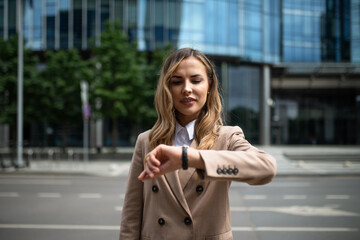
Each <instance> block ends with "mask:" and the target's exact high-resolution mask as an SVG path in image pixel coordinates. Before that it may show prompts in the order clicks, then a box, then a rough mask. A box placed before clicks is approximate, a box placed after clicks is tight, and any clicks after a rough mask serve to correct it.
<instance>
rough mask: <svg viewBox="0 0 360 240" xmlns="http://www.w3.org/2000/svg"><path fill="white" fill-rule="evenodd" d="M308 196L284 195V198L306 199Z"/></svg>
mask: <svg viewBox="0 0 360 240" xmlns="http://www.w3.org/2000/svg"><path fill="white" fill-rule="evenodd" d="M306 198H307V196H306V195H284V196H283V199H284V200H304V199H306Z"/></svg>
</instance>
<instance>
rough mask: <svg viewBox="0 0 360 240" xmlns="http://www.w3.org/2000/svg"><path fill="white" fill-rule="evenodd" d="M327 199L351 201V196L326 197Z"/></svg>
mask: <svg viewBox="0 0 360 240" xmlns="http://www.w3.org/2000/svg"><path fill="white" fill-rule="evenodd" d="M326 199H338V200H340V199H350V196H349V195H326Z"/></svg>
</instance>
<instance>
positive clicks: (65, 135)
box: [61, 122, 67, 151]
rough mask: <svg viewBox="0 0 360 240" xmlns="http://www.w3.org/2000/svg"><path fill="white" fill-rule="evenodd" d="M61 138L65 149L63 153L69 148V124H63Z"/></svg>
mask: <svg viewBox="0 0 360 240" xmlns="http://www.w3.org/2000/svg"><path fill="white" fill-rule="evenodd" d="M61 130H62V131H61V137H62V141H61V142H62V148H63V151H65V148H66V147H67V141H66V139H67V123H66V122H65V123H63V124H62V129H61Z"/></svg>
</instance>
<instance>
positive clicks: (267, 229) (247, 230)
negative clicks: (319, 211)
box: [232, 227, 359, 232]
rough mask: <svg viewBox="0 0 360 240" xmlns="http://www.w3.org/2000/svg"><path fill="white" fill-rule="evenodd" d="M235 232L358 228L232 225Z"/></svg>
mask: <svg viewBox="0 0 360 240" xmlns="http://www.w3.org/2000/svg"><path fill="white" fill-rule="evenodd" d="M232 230H233V231H235V232H249V231H256V232H357V231H359V229H358V228H336V227H334V228H333V227H232Z"/></svg>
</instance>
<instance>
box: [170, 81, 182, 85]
mask: <svg viewBox="0 0 360 240" xmlns="http://www.w3.org/2000/svg"><path fill="white" fill-rule="evenodd" d="M171 84H173V85H180V84H181V81H172V82H171Z"/></svg>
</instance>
